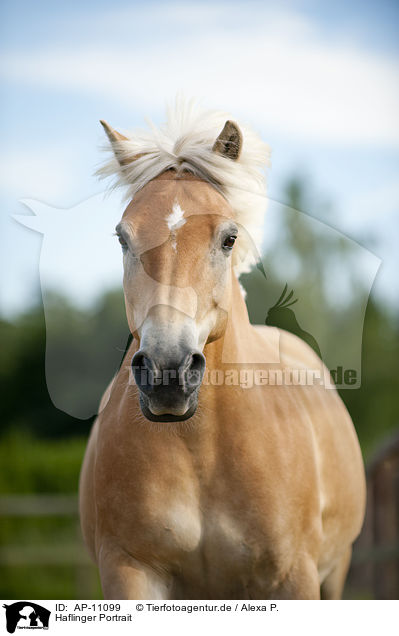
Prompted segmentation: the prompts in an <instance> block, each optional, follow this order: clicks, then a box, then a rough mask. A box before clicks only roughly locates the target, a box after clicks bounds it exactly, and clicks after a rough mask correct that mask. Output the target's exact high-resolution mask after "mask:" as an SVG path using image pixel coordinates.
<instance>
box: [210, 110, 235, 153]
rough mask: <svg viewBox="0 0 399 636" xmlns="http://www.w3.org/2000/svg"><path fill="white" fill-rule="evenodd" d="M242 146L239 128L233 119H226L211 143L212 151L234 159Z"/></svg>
mask: <svg viewBox="0 0 399 636" xmlns="http://www.w3.org/2000/svg"><path fill="white" fill-rule="evenodd" d="M241 148H242V134H241V130H240V129H239V127H238V126H237V124H236V123H234V121H230V120H229V119H228V120H227V121H226V123H225V125H224V127H223V130H222V132H221V133H220V135H219V137H218V138H217V139H216V141H215V143H214V144H213V148H212V150H213V152H217V153H218V154H219V155H223V157H228V158H229V159H232V160H233V161H236V160H237V159H238V157H239V156H240V152H241Z"/></svg>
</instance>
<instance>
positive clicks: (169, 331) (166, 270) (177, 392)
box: [102, 121, 245, 422]
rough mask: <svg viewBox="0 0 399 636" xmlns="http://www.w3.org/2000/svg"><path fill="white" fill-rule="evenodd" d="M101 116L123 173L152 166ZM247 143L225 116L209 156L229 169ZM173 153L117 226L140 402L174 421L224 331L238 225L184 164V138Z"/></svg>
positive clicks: (193, 397)
mask: <svg viewBox="0 0 399 636" xmlns="http://www.w3.org/2000/svg"><path fill="white" fill-rule="evenodd" d="M102 124H103V126H104V128H105V130H106V133H107V135H108V137H109V139H110V141H111V144H112V148H113V150H114V153H115V157H116V159H117V161H118V163H119V165H120V170H121V171H122V173H123V174H126V171H127V170H132V169H133V170H136V171H137V173H138V175H140V174H141V173H142V172H143V171H146V170H147V171H148V162H151V153H147V154H146V153H145V152H140V153H136V154H135V153H134V149H135V146H134V142H133V141H129V140H128V138H127V137H124V136H123V135H121V133H118V132H117V131H115V130H114V129H112V128H111V127H110V126H109V125H108V124H106V123H105V122H102ZM123 144H125V146H124V145H123ZM177 146H180V147H179V148H177ZM241 146H242V135H241V132H240V130H239V128H238V126H237V125H236V124H234V123H233V122H231V121H227V122H226V124H225V126H224V128H223V130H222V132H221V133H220V134H219V136H218V137H217V138H216V139H215V140H214V143H213V145H211V146H210V147H208V148H207V153H208V154H207V161H208V163H211V162H214V164H218V162H219V164H220V162H222V167H224V164H225V162H227V168H229V167H230V165H229V164H233V163H234V162H236V161H237V159H238V158H239V155H240V152H241ZM129 153H130V154H129ZM173 157H174V160H175V163H174V164H173V165H172V166H170V165H169V164H168V163H166V164H164V166H163V167H164V169H163V170H162V168H160V165H159V162H158V165H157V168H156V171H157V172H158V174H154V175H153V178H151V179H149V180H147V183H145V184H144V185H141V187H140V188H138V189H137V191H136V192H135V193H134V197H133V199H132V200H131V202H130V203H129V205H128V206H127V208H126V210H125V212H124V214H123V216H122V219H121V221H120V223H119V224H118V225H117V227H116V234H117V237H118V239H119V242H120V244H121V248H122V253H123V265H124V281H123V286H124V295H125V305H126V313H127V319H128V323H129V327H130V330H131V333H132V334H133V336H134V338H135V339H136V340H137V342H138V350H137V352H136V353H135V354H134V356H133V359H132V371H133V376H134V380H135V383H136V385H137V387H138V389H139V397H140V406H141V410H142V412H143V414H144V415H145V417H146V418H147V419H149V420H152V421H169V422H170V421H180V420H185V419H187V418H189V417H191V416H192V415H193V414H194V413H195V411H196V408H197V402H198V391H199V388H200V385H201V383H202V379H203V375H204V371H205V357H204V355H203V349H204V347H205V345H206V344H208V343H210V342H213V341H215V340H217V339H219V338H221V336H222V335H223V334H224V332H225V330H226V324H227V316H228V312H229V308H230V304H231V296H232V285H233V279H234V276H233V265H234V263H235V261H234V257H233V252H234V251H235V250H236V249H237V247H238V246H239V243H240V237H239V233H241V229H240V224H239V223H238V222H237V218H236V216H235V214H234V211H233V209H232V206H231V205H230V204H229V202H228V200H227V199H226V198H225V197H224V196H223V194H222V193H221V192H220V191H219V190H220V189H219V188H217V187H215V184H214V183H210V182H209V179H204V178H203V175H202V173H201V171H199V174H198V173H197V174H196V173H195V170H193V169H192V166H191V167H190V166H189V165H188V164H187V160H186V158H185V157H184V143H183V142H182V141H179V140H178V142H176V144H175V147H174V155H173ZM146 162H147V163H146ZM176 162H177V165H176ZM161 163H162V162H161ZM190 168H191V169H190ZM136 181H137V176H134V175H133V176H132V177H131V178H130V182H131V183H134V182H136ZM243 234H245V232H244V233H243ZM236 242H237V245H235V244H236Z"/></svg>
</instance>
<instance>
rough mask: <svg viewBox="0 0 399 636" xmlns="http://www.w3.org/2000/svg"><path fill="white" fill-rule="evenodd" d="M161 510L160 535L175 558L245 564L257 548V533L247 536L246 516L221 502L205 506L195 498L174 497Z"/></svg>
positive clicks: (165, 546)
mask: <svg viewBox="0 0 399 636" xmlns="http://www.w3.org/2000/svg"><path fill="white" fill-rule="evenodd" d="M159 512H160V516H159V525H158V529H159V530H160V537H159V539H160V541H161V543H162V544H163V546H164V549H165V551H166V552H168V551H169V553H170V557H171V559H172V560H177V561H179V562H180V561H184V562H186V561H187V559H190V560H196V559H199V560H200V561H201V562H203V561H204V559H205V561H207V562H213V563H227V562H228V563H235V564H238V563H240V564H241V566H243V565H244V564H245V563H246V562H250V561H251V560H252V559H253V558H254V557H255V555H256V553H257V552H258V549H257V545H256V543H257V542H256V539H255V536H252V537H251V536H248V534H247V531H246V528H245V527H244V524H243V520H242V519H240V518H239V517H238V516H235V515H234V514H232V513H229V512H226V511H225V510H222V507H221V506H220V507H219V506H217V505H215V506H214V507H212V508H210V509H206V510H204V509H201V508H200V506H199V505H198V503H193V502H192V501H190V502H188V501H187V502H185V503H183V502H181V501H179V502H177V501H173V500H171V501H169V502H168V503H167V505H166V506H165V509H164V510H162V511H159ZM256 534H257V533H256Z"/></svg>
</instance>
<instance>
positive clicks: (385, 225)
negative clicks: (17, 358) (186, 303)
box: [0, 0, 399, 315]
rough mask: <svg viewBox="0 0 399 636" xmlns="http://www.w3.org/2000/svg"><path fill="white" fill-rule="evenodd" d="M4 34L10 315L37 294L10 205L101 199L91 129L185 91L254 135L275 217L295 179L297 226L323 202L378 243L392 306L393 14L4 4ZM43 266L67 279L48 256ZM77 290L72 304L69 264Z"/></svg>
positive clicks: (372, 7)
mask: <svg viewBox="0 0 399 636" xmlns="http://www.w3.org/2000/svg"><path fill="white" fill-rule="evenodd" d="M0 24H1V27H0V29H1V33H0V40H1V46H0V52H1V59H0V76H1V86H2V88H1V102H0V112H1V118H0V134H1V139H2V144H1V150H0V206H1V221H0V230H1V237H2V245H1V247H2V257H1V271H2V288H1V295H0V301H1V304H2V311H3V313H5V314H6V315H12V313H13V312H15V311H18V310H21V309H23V308H24V307H25V306H26V305H27V304H29V302H31V301H32V299H33V298H34V297H35V294H37V292H38V289H39V278H38V259H39V253H40V245H41V238H40V236H39V235H37V234H36V233H33V232H31V231H29V230H27V229H26V228H23V227H21V226H20V225H18V224H17V223H16V222H15V221H14V220H12V219H11V217H10V215H12V214H15V213H17V214H18V213H20V214H23V213H24V212H25V213H26V212H27V210H26V208H24V207H23V206H22V204H21V203H19V200H20V199H22V198H29V199H38V200H40V201H43V202H45V203H47V204H49V205H52V206H54V207H57V208H69V207H73V206H76V204H78V203H79V202H81V201H84V200H85V199H87V198H88V197H90V196H92V195H95V194H97V193H100V192H102V191H103V190H104V184H103V183H99V182H98V181H97V180H96V179H95V178H94V177H93V172H94V170H95V168H96V166H97V165H98V163H99V162H100V160H101V158H102V157H101V154H100V152H99V144H100V143H101V142H102V131H101V129H100V126H99V124H98V120H99V119H100V118H105V119H107V120H108V121H109V122H110V123H111V124H112V125H114V126H115V127H117V128H120V129H134V128H135V127H141V126H143V125H144V124H145V118H146V117H150V118H152V119H154V120H155V121H156V122H161V121H162V118H163V112H164V108H165V104H166V103H167V102H168V101H171V100H172V99H173V98H174V96H175V95H176V93H177V92H179V91H183V92H184V93H185V94H186V95H188V96H194V97H198V98H199V99H200V100H202V102H203V103H204V105H205V106H207V107H210V108H221V109H223V110H228V111H230V112H231V113H232V114H233V115H234V117H235V118H236V119H237V120H238V121H240V120H241V119H243V120H245V121H247V122H248V123H250V124H251V125H252V126H253V127H254V128H255V129H257V130H258V131H259V132H260V133H261V135H262V137H263V138H264V139H265V140H266V141H267V142H268V143H269V144H270V145H271V147H272V169H271V171H270V173H269V195H270V197H271V198H272V199H274V200H277V201H281V202H283V203H284V183H285V182H286V181H287V179H288V178H290V177H291V176H293V175H299V176H304V177H306V179H307V180H308V181H309V183H310V185H311V186H312V188H313V190H314V192H315V193H316V194H315V196H314V198H313V200H311V201H310V203H309V208H310V209H308V210H304V211H305V212H309V213H311V214H314V215H315V216H318V213H319V211H318V201H319V200H320V199H327V200H330V201H331V203H332V211H331V218H328V219H325V218H324V220H326V221H327V222H328V223H330V224H331V225H332V226H333V227H336V228H337V229H339V230H341V231H342V232H345V233H347V234H348V235H349V236H351V237H352V238H355V239H358V240H360V242H362V241H366V244H368V243H367V241H368V240H369V238H370V237H371V238H372V239H373V241H372V245H373V250H374V251H375V253H376V254H377V255H378V256H379V257H380V258H381V259H382V267H381V270H380V273H379V275H378V277H377V281H376V284H375V293H376V294H378V295H379V296H380V297H383V298H386V299H388V300H389V301H390V302H391V303H395V302H397V299H398V297H399V295H398V283H397V275H396V272H397V270H398V265H399V263H398V260H399V258H398V255H397V239H396V231H397V218H398V212H399V182H398V178H397V176H398V168H399V116H398V112H399V82H398V69H399V64H398V60H399V39H398V38H397V32H398V26H399V5H398V3H396V2H384V1H383V2H370V1H369V2H350V1H349V2H342V1H339V2H335V3H327V2H314V1H306V0H303V1H300V2H296V1H292V2H280V3H275V2H245V3H244V2H228V3H227V2H224V1H219V2H212V3H207V2H199V1H198V2H192V1H189V2H185V3H180V2H168V3H165V2H162V3H160V2H153V3H148V4H146V5H144V4H143V3H134V2H118V1H116V2H114V3H112V5H111V4H110V3H109V2H105V1H104V2H103V1H101V0H100V1H97V2H95V3H94V2H88V1H84V0H83V1H80V2H74V1H72V2H69V3H54V2H40V1H39V2H35V3H32V2H21V1H18V0H16V1H13V2H11V1H5V2H3V3H2V7H1V9H0ZM94 200H95V201H97V199H94ZM111 203H112V205H115V206H117V205H118V201H117V200H116V199H115V200H111ZM107 205H110V203H109V202H108V203H107ZM101 218H102V219H103V218H104V216H103V215H101ZM104 223H106V221H104ZM106 229H107V231H108V228H106ZM112 229H113V228H112V227H111V228H110V231H111V232H112ZM79 231H82V230H79ZM265 231H266V232H267V220H266V224H265ZM75 232H76V228H75ZM87 244H88V245H87V250H88V252H87V254H88V255H87V258H88V259H90V239H89V238H88V240H87ZM370 245H371V242H370ZM77 262H79V263H80V260H79V259H77ZM51 266H52V269H53V270H54V272H55V273H57V271H58V269H59V270H60V271H61V270H63V267H62V265H61V264H60V263H59V262H57V258H56V251H55V256H54V261H53V263H52V265H51ZM111 269H112V271H114V272H115V275H114V279H115V284H117V281H118V276H119V270H118V269H117V268H116V267H115V268H114V267H112V268H111ZM99 272H100V270H99ZM99 276H100V273H99ZM70 277H71V280H76V285H75V288H76V289H75V296H76V299H77V300H81V298H79V294H80V295H81V296H82V295H83V294H87V290H82V289H81V290H80V288H79V284H78V281H79V270H78V265H76V267H75V265H74V263H73V262H72V263H71V264H70ZM55 278H56V277H55ZM60 280H62V277H60ZM60 284H61V285H62V283H60ZM72 287H73V285H72Z"/></svg>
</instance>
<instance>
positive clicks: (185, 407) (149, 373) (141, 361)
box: [132, 350, 205, 422]
mask: <svg viewBox="0 0 399 636" xmlns="http://www.w3.org/2000/svg"><path fill="white" fill-rule="evenodd" d="M179 358H180V360H179V361H178V362H176V358H175V359H172V358H170V359H169V360H161V359H158V360H155V359H154V357H152V356H150V355H149V354H148V353H147V352H145V351H143V350H140V351H138V352H137V353H136V354H135V355H134V356H133V359H132V371H133V377H134V379H135V382H136V384H137V387H138V388H139V392H140V407H141V410H142V412H143V414H144V416H145V417H146V418H147V419H149V420H151V421H156V422H178V421H183V420H186V419H188V418H190V417H192V415H194V413H195V411H196V408H197V402H198V391H199V388H200V386H201V382H202V379H203V376H204V371H205V357H204V356H203V355H202V353H200V352H199V351H193V352H189V353H187V352H186V353H185V355H184V356H182V357H180V356H179Z"/></svg>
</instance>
